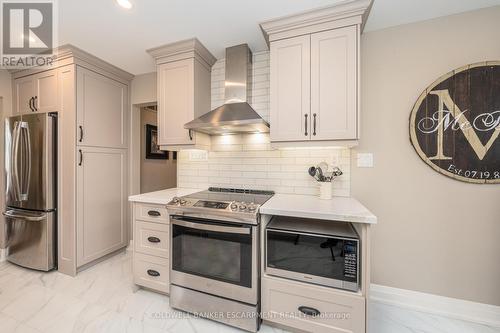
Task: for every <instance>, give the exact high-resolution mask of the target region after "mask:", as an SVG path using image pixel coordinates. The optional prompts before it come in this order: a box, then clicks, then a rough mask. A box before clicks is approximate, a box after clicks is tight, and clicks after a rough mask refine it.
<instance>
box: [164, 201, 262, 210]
mask: <svg viewBox="0 0 500 333" xmlns="http://www.w3.org/2000/svg"><path fill="white" fill-rule="evenodd" d="M167 206H175V207H197V208H206V209H217V210H226V211H230V212H234V213H238V212H241V213H255V212H257V211H258V208H259V205H258V204H255V203H253V202H244V201H231V202H227V201H213V200H197V199H195V200H192V199H189V198H178V197H174V198H173V199H172V201H170V202H169V203H168V204H167Z"/></svg>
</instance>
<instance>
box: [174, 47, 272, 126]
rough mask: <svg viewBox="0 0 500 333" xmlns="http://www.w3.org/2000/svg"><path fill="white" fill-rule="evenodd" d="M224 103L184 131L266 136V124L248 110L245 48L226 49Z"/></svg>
mask: <svg viewBox="0 0 500 333" xmlns="http://www.w3.org/2000/svg"><path fill="white" fill-rule="evenodd" d="M225 59H226V60H225V64H226V67H225V82H224V97H225V103H224V104H223V105H221V106H219V107H217V108H216V109H214V110H212V111H210V112H207V113H205V114H204V115H202V116H200V117H198V118H195V119H193V120H191V121H190V122H189V123H187V124H185V125H184V128H186V129H189V130H193V131H197V132H202V133H207V134H215V135H218V134H229V133H232V134H234V133H268V132H269V124H268V122H267V121H265V120H264V119H262V117H261V116H260V115H259V114H258V113H257V112H256V111H255V110H254V109H253V108H252V107H251V106H250V104H249V103H251V100H252V52H251V51H250V49H249V48H248V45H247V44H241V45H236V46H232V47H228V48H227V49H226V57H225Z"/></svg>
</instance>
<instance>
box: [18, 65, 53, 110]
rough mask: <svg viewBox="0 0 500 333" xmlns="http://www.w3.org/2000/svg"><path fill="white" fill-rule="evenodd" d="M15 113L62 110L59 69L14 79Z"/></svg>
mask: <svg viewBox="0 0 500 333" xmlns="http://www.w3.org/2000/svg"><path fill="white" fill-rule="evenodd" d="M13 93H14V98H13V100H14V106H13V110H14V114H26V113H37V112H38V113H41V112H57V111H60V101H59V95H58V78H57V70H48V71H43V72H40V73H37V74H34V75H29V76H25V77H21V78H18V79H15V80H14V89H13Z"/></svg>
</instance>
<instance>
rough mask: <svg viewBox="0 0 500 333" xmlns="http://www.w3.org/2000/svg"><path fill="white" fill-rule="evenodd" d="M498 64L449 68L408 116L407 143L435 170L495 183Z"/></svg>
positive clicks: (499, 144) (498, 166)
mask: <svg viewBox="0 0 500 333" xmlns="http://www.w3.org/2000/svg"><path fill="white" fill-rule="evenodd" d="M499 135H500V61H495V62H482V63H476V64H472V65H468V66H465V67H462V68H459V69H457V70H454V71H452V72H450V73H448V74H446V75H444V76H442V77H440V78H439V79H438V80H437V81H435V82H434V83H433V84H431V85H430V86H429V87H428V88H427V89H426V90H425V91H424V92H423V93H422V94H421V95H420V97H419V98H418V100H417V102H416V103H415V106H414V107H413V110H412V111H411V115H410V140H411V143H412V144H413V147H414V148H415V150H416V151H417V153H418V155H419V156H420V157H421V158H422V160H424V162H425V163H427V164H428V165H429V166H431V167H432V168H433V169H434V170H436V171H437V172H439V173H442V174H444V175H446V176H449V177H452V178H454V179H458V180H461V181H466V182H470V183H481V184H484V183H500V138H499Z"/></svg>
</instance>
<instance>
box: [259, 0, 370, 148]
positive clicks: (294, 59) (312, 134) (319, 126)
mask: <svg viewBox="0 0 500 333" xmlns="http://www.w3.org/2000/svg"><path fill="white" fill-rule="evenodd" d="M369 5H370V1H363V0H359V1H352V2H346V3H345V4H343V5H339V6H333V7H328V8H323V9H319V10H315V11H311V12H307V13H301V14H297V15H291V16H288V17H284V18H279V19H276V20H270V21H267V22H264V23H262V24H261V28H262V31H263V32H264V35H265V37H266V39H267V41H268V44H269V48H270V64H271V65H270V95H271V98H270V120H271V124H270V125H271V133H270V136H271V142H272V143H273V145H275V146H286V145H292V146H307V145H310V146H313V145H332V144H333V145H337V144H338V145H348V146H353V145H356V144H357V140H358V139H359V137H360V133H359V107H360V105H359V95H360V94H359V40H360V34H361V31H362V27H363V23H364V21H363V20H364V17H365V13H366V10H367V8H368V7H369Z"/></svg>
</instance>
